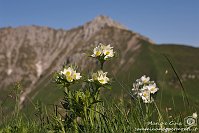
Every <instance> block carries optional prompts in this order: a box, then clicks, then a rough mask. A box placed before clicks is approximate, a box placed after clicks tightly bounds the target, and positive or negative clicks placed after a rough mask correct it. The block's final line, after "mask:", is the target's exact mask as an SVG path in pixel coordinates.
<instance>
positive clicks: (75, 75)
mask: <svg viewBox="0 0 199 133" xmlns="http://www.w3.org/2000/svg"><path fill="white" fill-rule="evenodd" d="M73 76H74V79H75V80H79V79H80V78H81V77H82V76H81V75H80V73H76V71H75V73H74V74H73Z"/></svg>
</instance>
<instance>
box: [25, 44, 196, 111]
mask: <svg viewBox="0 0 199 133" xmlns="http://www.w3.org/2000/svg"><path fill="white" fill-rule="evenodd" d="M162 54H166V55H167V56H168V57H169V59H170V60H171V62H172V64H173V65H174V67H175V69H176V71H177V73H178V74H179V76H180V77H181V75H182V74H183V73H191V74H194V73H196V72H197V68H199V63H198V62H197V58H198V57H199V49H196V48H192V47H186V46H177V45H148V44H147V43H146V42H143V45H142V47H141V49H140V53H139V55H138V56H137V57H136V61H135V62H134V63H133V64H132V65H130V66H128V67H127V68H128V69H126V68H125V69H124V70H121V71H119V73H118V74H116V76H115V79H114V82H113V89H112V90H108V91H105V92H104V94H105V95H106V96H108V98H110V97H109V96H110V95H111V96H112V97H117V98H118V97H121V96H122V95H123V94H122V93H120V92H124V94H127V97H128V98H130V97H129V95H128V93H129V92H130V90H131V87H132V84H133V82H134V81H135V80H136V79H137V78H139V77H141V76H142V75H144V74H145V75H147V76H150V77H151V79H152V80H154V81H156V82H157V84H158V87H159V88H160V91H159V93H158V94H157V100H156V101H157V102H158V104H159V105H161V106H162V109H163V110H165V108H166V107H172V108H177V110H179V111H180V110H185V107H184V102H183V97H182V89H181V87H180V84H179V82H178V80H177V78H176V75H175V74H174V72H173V70H172V69H171V67H170V65H169V63H168V61H167V60H166V59H165V57H164V56H163V55H162ZM129 56H131V55H129ZM118 60H119V57H118ZM166 70H168V74H165V71H166ZM49 79H50V77H49ZM49 79H46V80H45V81H43V82H42V83H41V84H40V85H39V86H38V87H37V88H38V89H36V92H34V94H32V95H31V96H30V97H32V96H34V99H33V103H36V101H38V100H40V101H42V103H43V104H44V105H47V106H50V104H53V103H54V102H57V101H58V99H61V98H62V97H63V95H62V90H61V89H60V88H58V87H56V85H55V84H53V83H52V82H51V81H49ZM198 81H199V79H187V80H185V81H184V82H183V85H184V87H185V88H186V92H187V94H188V98H189V100H190V103H191V107H196V105H198V104H199V99H198V97H197V95H198V92H199V89H198V88H199V82H198ZM46 83H47V84H46ZM121 94H122V95H121ZM112 97H111V98H112ZM173 100H174V101H175V106H176V107H173ZM51 107H52V106H51ZM25 110H26V111H28V112H29V111H31V112H32V111H34V110H33V106H32V107H30V106H27V108H25Z"/></svg>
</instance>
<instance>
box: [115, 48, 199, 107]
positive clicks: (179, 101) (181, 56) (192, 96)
mask: <svg viewBox="0 0 199 133" xmlns="http://www.w3.org/2000/svg"><path fill="white" fill-rule="evenodd" d="M198 53H199V49H196V48H192V47H186V46H177V45H146V44H145V45H143V47H142V50H141V53H140V55H139V56H138V57H137V59H136V62H135V63H134V64H133V65H132V66H131V67H130V69H129V70H126V71H125V72H123V71H122V72H121V73H119V74H118V75H119V76H118V77H122V78H121V79H120V80H121V81H123V86H127V87H128V88H131V86H132V83H133V81H135V79H137V78H139V77H141V76H142V75H144V74H146V75H148V76H150V77H151V78H152V79H153V80H155V81H156V82H157V84H158V86H159V88H160V91H159V93H158V95H157V102H158V103H159V104H162V109H165V108H166V107H172V108H174V107H173V106H172V104H173V99H174V101H175V106H176V108H178V109H177V110H179V111H180V110H185V106H184V102H183V96H182V88H181V87H180V84H179V81H178V80H177V77H176V75H175V73H174V72H173V70H172V69H171V66H170V65H169V63H168V61H167V60H166V58H165V57H164V56H163V54H165V55H166V56H167V57H169V59H170V60H171V62H172V64H173V65H174V67H175V69H176V71H177V73H178V75H179V76H180V77H181V76H182V74H184V73H191V74H197V73H196V71H197V68H199V63H198V62H197V59H198V57H199V54H198ZM166 70H167V71H168V73H167V74H165V71H166ZM129 72H130V73H129ZM124 73H128V76H127V75H126V74H124ZM198 81H199V79H186V80H184V81H183V85H184V87H185V89H186V93H187V95H188V99H189V101H190V103H191V106H190V107H196V105H198V103H199V100H198V96H197V94H198V93H197V92H198V91H199V90H198V86H199V82H198ZM116 86H117V85H116Z"/></svg>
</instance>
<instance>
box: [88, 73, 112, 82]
mask: <svg viewBox="0 0 199 133" xmlns="http://www.w3.org/2000/svg"><path fill="white" fill-rule="evenodd" d="M88 81H90V82H94V81H98V82H99V83H100V84H102V85H104V84H107V83H108V82H109V81H110V79H109V78H108V77H107V72H103V71H102V70H99V71H98V72H96V73H93V74H92V78H91V79H89V80H88Z"/></svg>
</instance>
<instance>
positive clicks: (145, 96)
mask: <svg viewBox="0 0 199 133" xmlns="http://www.w3.org/2000/svg"><path fill="white" fill-rule="evenodd" d="M158 90H159V88H158V87H157V86H156V83H155V82H154V81H150V77H146V75H144V76H142V77H141V78H140V79H137V80H136V82H135V83H133V88H132V91H133V95H134V96H136V97H138V98H141V99H142V100H143V102H144V103H151V102H153V98H152V95H153V94H155V93H156V92H157V91H158Z"/></svg>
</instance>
